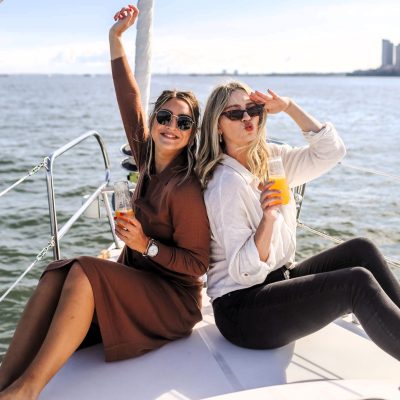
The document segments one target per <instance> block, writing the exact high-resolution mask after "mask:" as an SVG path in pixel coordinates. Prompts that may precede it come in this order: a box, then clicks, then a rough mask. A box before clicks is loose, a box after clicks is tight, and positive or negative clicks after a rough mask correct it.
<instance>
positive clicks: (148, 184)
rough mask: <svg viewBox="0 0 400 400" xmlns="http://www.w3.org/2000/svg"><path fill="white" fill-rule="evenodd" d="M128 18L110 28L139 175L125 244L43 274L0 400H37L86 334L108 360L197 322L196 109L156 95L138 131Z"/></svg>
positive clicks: (1, 379) (169, 95) (125, 223)
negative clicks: (108, 255)
mask: <svg viewBox="0 0 400 400" xmlns="http://www.w3.org/2000/svg"><path fill="white" fill-rule="evenodd" d="M137 16H138V10H137V8H136V7H133V6H129V7H125V8H123V9H122V10H121V11H120V12H118V13H117V14H116V15H115V17H114V19H115V20H116V21H117V22H116V23H115V24H114V25H113V26H112V28H111V29H110V49H111V59H112V73H113V79H114V85H115V90H116V94H117V100H118V104H119V108H120V111H121V115H122V120H123V123H124V127H125V131H126V134H127V137H128V141H129V144H130V146H131V149H132V151H133V153H134V156H135V159H136V162H137V164H138V166H139V171H140V179H139V182H138V185H137V188H136V190H135V195H134V200H133V205H134V210H135V217H133V218H125V217H122V219H118V220H117V223H118V226H117V227H116V233H117V235H118V237H119V238H120V239H121V240H123V241H124V242H125V244H126V246H125V248H124V250H123V252H122V254H121V256H120V258H119V260H118V262H117V263H116V262H111V261H107V260H101V259H98V258H93V257H77V258H74V259H70V260H62V261H56V262H53V263H51V264H50V265H49V266H48V267H47V269H46V270H45V273H44V274H43V276H42V278H41V280H40V282H39V284H38V286H37V288H36V290H35V292H34V293H33V295H32V297H31V299H30V300H29V302H28V304H27V306H26V309H25V311H24V313H23V315H22V318H21V320H20V322H19V324H18V326H17V329H16V331H15V334H14V337H13V340H12V342H11V344H10V347H9V349H8V352H7V354H6V356H5V358H4V360H3V363H2V365H1V367H0V399H1V400H5V399H13V400H16V399H24V400H27V399H36V398H37V397H38V395H39V393H40V392H41V390H42V389H43V387H44V386H45V385H46V384H47V382H48V381H49V380H50V379H51V378H52V376H54V374H55V373H56V372H57V371H58V370H59V369H60V368H61V367H62V365H63V364H64V363H65V362H66V361H67V360H68V358H69V357H70V356H71V355H72V354H73V352H74V351H75V350H76V349H77V348H78V347H79V346H80V345H81V343H82V342H83V341H84V339H85V338H86V339H88V332H89V330H90V331H92V329H90V328H93V327H96V326H97V327H98V328H99V329H98V330H99V332H100V334H101V337H100V339H101V341H102V343H103V346H104V351H105V359H106V361H115V360H121V359H124V358H129V357H135V356H139V355H141V354H143V353H146V352H148V351H150V350H152V349H156V348H158V347H160V346H162V345H163V344H165V343H168V342H170V341H172V340H175V339H178V338H182V337H184V336H187V335H189V334H190V333H191V331H192V328H193V326H194V325H195V324H196V323H197V322H198V321H200V319H201V312H200V307H201V288H202V280H201V276H202V275H203V274H204V273H205V272H206V270H207V268H208V262H209V241H210V235H209V226H208V219H207V214H206V210H205V206H204V202H203V196H202V193H201V189H200V184H199V182H198V181H197V179H196V177H195V175H194V173H193V166H194V149H195V145H196V143H195V140H196V137H195V134H196V130H197V127H198V122H199V106H198V103H197V100H196V99H195V97H194V96H193V95H192V94H191V93H188V92H177V91H164V92H163V93H162V94H161V95H160V97H159V98H158V100H157V101H156V103H155V107H154V111H153V113H152V114H151V116H150V122H149V128H148V127H147V126H146V123H145V121H144V117H143V114H142V109H141V103H140V93H139V90H138V87H137V84H136V81H135V79H134V77H133V74H132V72H131V70H130V68H129V65H128V63H127V60H126V57H125V53H124V49H123V45H122V43H121V35H122V33H123V32H124V31H125V30H126V29H128V28H129V27H130V26H132V25H133V24H134V22H135V20H136V18H137Z"/></svg>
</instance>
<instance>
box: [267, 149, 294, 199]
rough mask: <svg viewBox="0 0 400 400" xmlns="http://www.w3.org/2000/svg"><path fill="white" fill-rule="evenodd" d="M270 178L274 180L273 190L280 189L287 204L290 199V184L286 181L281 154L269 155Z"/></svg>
mask: <svg viewBox="0 0 400 400" xmlns="http://www.w3.org/2000/svg"><path fill="white" fill-rule="evenodd" d="M267 167H268V180H269V181H274V183H273V185H272V186H271V189H272V190H280V191H281V193H280V196H281V197H282V204H283V205H286V204H288V203H289V200H290V192H289V186H288V184H287V181H286V175H285V169H284V168H283V163H282V158H281V157H280V156H271V157H268V161H267Z"/></svg>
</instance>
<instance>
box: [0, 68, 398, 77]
mask: <svg viewBox="0 0 400 400" xmlns="http://www.w3.org/2000/svg"><path fill="white" fill-rule="evenodd" d="M110 75H111V74H110V73H104V74H97V73H94V74H87V73H85V74H64V73H48V74H46V73H10V74H9V73H0V78H7V77H9V76H44V77H52V76H81V77H86V78H92V77H96V76H110ZM153 75H154V76H192V77H198V76H199V77H201V76H219V77H263V76H265V77H304V78H308V77H346V76H350V77H355V76H356V77H357V76H362V77H372V76H375V77H400V71H381V70H365V71H362V70H360V71H353V72H326V73H325V72H292V73H277V72H272V73H232V74H229V73H218V72H216V73H211V72H210V73H194V72H192V73H173V72H171V73H161V72H154V73H153Z"/></svg>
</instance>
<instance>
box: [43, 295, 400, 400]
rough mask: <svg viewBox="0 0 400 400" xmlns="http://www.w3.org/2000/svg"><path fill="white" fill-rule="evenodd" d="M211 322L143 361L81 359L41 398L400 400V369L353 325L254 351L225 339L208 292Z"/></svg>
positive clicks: (206, 313)
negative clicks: (275, 347)
mask: <svg viewBox="0 0 400 400" xmlns="http://www.w3.org/2000/svg"><path fill="white" fill-rule="evenodd" d="M203 317H204V318H203V321H201V322H200V323H198V324H197V325H196V326H195V328H194V331H193V334H192V335H191V336H190V337H188V338H185V339H181V340H178V341H175V342H173V343H170V344H168V345H165V346H164V347H162V348H160V349H158V350H155V351H153V352H150V353H147V354H145V355H143V356H141V357H138V358H134V359H130V360H124V361H119V362H113V363H105V362H104V356H103V350H102V347H101V345H98V346H94V347H91V348H87V349H84V350H81V351H79V352H76V353H75V354H74V356H73V357H72V358H71V359H70V361H69V362H68V363H67V364H66V365H65V366H64V368H63V369H62V370H61V371H60V372H59V373H58V374H57V375H56V376H55V377H54V378H53V380H52V381H51V382H50V383H49V385H48V386H47V387H46V388H45V390H44V391H43V393H42V395H41V396H40V399H41V400H49V399H57V400H67V399H68V400H70V399H77V400H79V399H89V400H90V399H96V400H103V399H104V400H105V399H116V400H119V399H120V400H125V399H139V400H147V399H160V400H165V399H174V400H178V399H179V400H187V399H206V398H207V399H209V398H212V399H214V398H215V399H221V400H222V399H224V400H225V399H226V400H236V399H250V398H251V399H265V398H271V399H278V400H280V399H282V400H284V399H285V400H286V399H307V400H313V399H315V400H317V399H318V400H321V399H324V400H329V399H335V400H340V399H346V400H350V399H367V398H368V399H372V398H375V399H376V398H379V399H400V391H399V386H400V362H398V361H397V360H395V359H394V358H392V357H390V356H389V355H387V354H386V353H384V352H383V351H382V350H380V349H379V348H378V347H377V346H376V345H375V344H374V343H372V342H371V341H370V339H368V337H367V336H366V334H365V333H364V331H363V330H362V328H360V327H359V326H356V325H354V324H353V323H351V322H349V321H346V320H345V319H343V320H342V319H341V320H337V321H335V322H334V323H332V324H330V325H329V326H327V327H325V328H324V329H322V330H320V331H318V332H316V333H314V334H312V335H310V336H308V337H305V338H303V339H300V340H298V341H296V343H293V344H290V345H288V346H285V347H282V348H279V349H276V350H249V349H243V348H240V347H237V346H234V345H233V344H231V343H229V342H228V341H227V340H225V339H224V338H223V337H222V336H221V334H220V333H219V331H218V329H217V328H216V326H215V324H214V318H213V313H212V307H211V305H210V303H209V302H208V298H207V295H206V294H205V293H204V297H203ZM215 396H216V397H215Z"/></svg>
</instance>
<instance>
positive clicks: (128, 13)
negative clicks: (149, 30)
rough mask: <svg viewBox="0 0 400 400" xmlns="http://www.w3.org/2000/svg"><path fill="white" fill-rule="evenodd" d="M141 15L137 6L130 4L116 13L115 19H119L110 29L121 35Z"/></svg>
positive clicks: (116, 34)
mask: <svg viewBox="0 0 400 400" xmlns="http://www.w3.org/2000/svg"><path fill="white" fill-rule="evenodd" d="M138 15H139V10H138V8H137V7H135V6H132V5H128V6H127V7H122V8H121V10H120V11H118V12H117V13H116V14H115V15H114V21H117V22H116V23H115V24H114V25H113V26H112V27H111V29H110V34H111V33H112V34H114V35H115V36H117V37H120V36H121V35H122V34H123V33H124V32H125V31H126V30H127V29H128V28H130V27H131V26H132V25H133V24H134V23H135V21H136V18H137V17H138Z"/></svg>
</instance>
